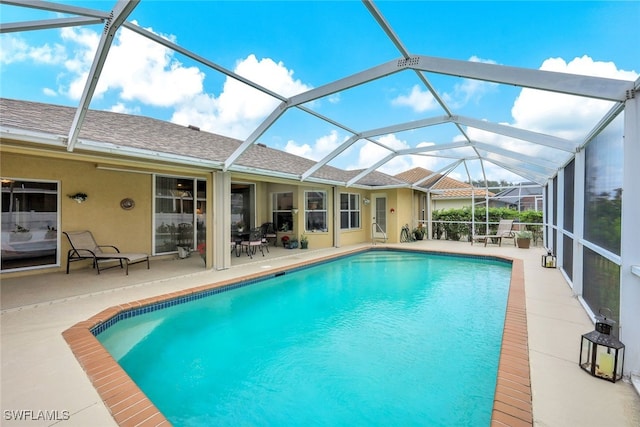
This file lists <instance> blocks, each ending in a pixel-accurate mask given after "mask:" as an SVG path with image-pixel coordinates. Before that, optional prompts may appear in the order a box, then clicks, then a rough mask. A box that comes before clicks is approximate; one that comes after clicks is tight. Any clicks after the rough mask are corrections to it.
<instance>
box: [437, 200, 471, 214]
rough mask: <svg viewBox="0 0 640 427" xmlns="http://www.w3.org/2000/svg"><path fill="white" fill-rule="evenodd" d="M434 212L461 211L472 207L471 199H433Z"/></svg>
mask: <svg viewBox="0 0 640 427" xmlns="http://www.w3.org/2000/svg"><path fill="white" fill-rule="evenodd" d="M431 202H432V206H433V210H434V211H437V210H441V209H461V208H464V207H465V206H471V199H431Z"/></svg>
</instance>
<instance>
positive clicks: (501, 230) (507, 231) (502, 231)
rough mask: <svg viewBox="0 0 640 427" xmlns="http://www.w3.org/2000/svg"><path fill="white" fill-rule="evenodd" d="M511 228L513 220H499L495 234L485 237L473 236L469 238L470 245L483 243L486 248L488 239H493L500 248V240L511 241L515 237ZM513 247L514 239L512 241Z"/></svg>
mask: <svg viewBox="0 0 640 427" xmlns="http://www.w3.org/2000/svg"><path fill="white" fill-rule="evenodd" d="M512 228H513V220H512V219H501V220H500V223H498V230H497V231H496V234H485V235H480V236H478V235H473V236H472V237H471V244H472V245H473V242H474V241H478V242H484V245H485V246H487V242H488V241H489V239H495V240H497V241H498V246H502V239H503V238H507V239H512V238H513V237H514V236H515V235H514V233H513V231H511V229H512ZM514 245H515V239H514Z"/></svg>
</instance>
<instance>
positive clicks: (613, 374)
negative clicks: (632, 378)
mask: <svg viewBox="0 0 640 427" xmlns="http://www.w3.org/2000/svg"><path fill="white" fill-rule="evenodd" d="M603 310H608V311H609V313H611V310H609V309H600V310H599V315H598V316H596V328H595V330H594V331H591V332H588V333H586V334H583V335H582V341H581V343H580V367H581V368H582V369H584V370H585V371H587V372H588V373H590V374H591V375H592V376H594V377H598V378H602V379H604V380H607V381H611V382H614V383H615V382H616V381H617V380H619V379H620V378H622V370H623V365H624V344H622V343H621V342H620V341H619V340H618V339H617V338H616V337H615V336H613V335H611V330H612V329H613V327H614V325H615V323H616V322H615V321H613V320H611V319H610V318H607V317H606V316H605V315H603V314H602V311H603Z"/></svg>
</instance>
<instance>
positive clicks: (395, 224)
mask: <svg viewBox="0 0 640 427" xmlns="http://www.w3.org/2000/svg"><path fill="white" fill-rule="evenodd" d="M5 142H7V141H3V147H2V156H1V163H0V166H1V169H2V176H3V177H7V178H15V179H19V180H34V181H38V180H47V181H56V182H58V183H59V189H58V193H59V195H58V197H59V211H58V216H59V221H60V224H59V228H58V246H57V247H58V260H59V263H58V264H57V265H55V266H47V267H46V268H38V269H31V270H28V269H27V270H22V271H5V272H3V273H2V275H3V276H5V277H12V276H20V275H28V274H37V273H46V272H51V271H52V270H53V271H60V270H64V269H65V268H66V259H67V252H68V250H69V248H70V247H69V243H68V242H67V240H66V238H65V237H64V235H63V234H62V233H61V232H62V231H75V230H85V229H86V230H90V231H91V232H92V233H93V235H94V237H95V238H96V240H97V241H98V243H101V244H113V245H115V246H117V247H118V248H120V249H121V250H122V251H126V252H144V253H149V254H152V253H153V252H154V251H153V238H154V222H153V221H154V211H153V206H154V197H155V196H154V194H153V188H154V176H155V174H160V175H165V176H178V177H184V178H196V179H200V180H207V204H206V206H207V209H206V212H207V215H205V217H206V224H207V225H206V230H207V232H208V233H214V229H215V228H214V226H213V225H214V218H216V217H217V218H223V216H221V215H220V213H221V212H224V210H223V209H230V206H226V207H225V206H220V203H217V204H216V203H215V201H216V200H218V199H216V198H215V197H214V191H215V190H214V188H215V187H214V185H213V184H214V176H215V174H214V175H212V174H211V172H212V171H211V170H203V169H199V168H196V167H194V168H189V167H184V166H174V165H166V164H161V163H155V162H141V161H135V162H134V161H131V160H127V159H117V160H116V159H114V158H108V157H101V156H98V155H83V154H79V153H67V152H62V151H56V152H54V151H47V150H33V149H25V148H23V147H17V146H12V145H11V144H5ZM98 165H103V166H104V165H108V167H109V168H110V169H104V168H102V167H101V168H98ZM114 169H116V170H114ZM230 179H231V182H244V183H251V184H253V185H255V202H254V203H253V205H254V209H255V216H254V218H255V224H252V225H255V226H260V225H261V224H262V223H264V222H271V221H272V216H271V215H272V209H273V207H272V206H271V205H272V195H273V193H276V192H292V193H293V199H294V202H293V206H294V207H296V208H297V209H298V214H297V215H294V219H293V221H294V224H293V226H294V229H293V230H292V234H293V235H295V236H297V237H298V238H300V237H301V236H302V234H305V235H306V236H307V237H308V240H309V248H311V249H318V248H326V247H332V246H341V245H353V244H358V243H365V242H370V241H371V231H372V230H371V219H372V204H370V205H367V204H364V203H363V200H364V199H365V198H366V199H371V194H372V191H369V190H368V189H358V188H353V187H348V188H347V187H336V186H332V185H320V184H306V183H300V182H299V181H293V180H286V179H282V178H274V177H269V176H258V175H252V174H238V173H231V174H230ZM305 191H324V192H326V203H327V206H326V211H327V230H326V231H318V230H316V231H307V230H305V210H304V209H305ZM376 191H377V190H376ZM77 192H83V193H86V194H87V195H88V199H87V201H86V202H84V203H82V204H79V203H76V202H75V201H73V200H71V199H70V198H69V197H67V195H70V194H74V193H77ZM382 192H383V193H384V194H385V195H386V197H387V200H388V202H387V203H388V207H387V209H388V211H387V221H388V224H387V236H388V241H389V242H397V241H399V235H400V229H401V227H402V226H403V225H404V224H410V225H411V227H414V226H415V225H417V218H418V209H419V200H418V198H417V197H416V196H414V194H413V191H412V190H410V189H387V190H382ZM341 193H350V194H354V193H355V194H358V195H359V196H360V206H359V209H360V227H359V228H353V229H344V230H342V229H341V228H340V206H339V200H340V194H341ZM125 198H131V199H133V200H134V201H135V207H134V208H133V209H131V210H125V209H122V208H121V207H120V201H121V200H122V199H125ZM219 200H224V198H222V199H219ZM391 208H393V209H394V212H393V213H391V212H390V210H391ZM208 213H211V214H208ZM206 242H207V247H208V248H213V249H212V250H211V251H207V252H208V253H207V255H209V257H208V258H209V259H208V262H207V266H208V267H212V266H213V264H214V262H213V259H214V258H213V257H214V253H215V251H216V249H217V250H221V249H219V248H216V246H215V245H214V244H213V242H214V239H213V238H212V236H211V235H210V236H208V237H207V240H206ZM225 248H226V246H225ZM164 256H171V255H166V254H165V255H164ZM70 267H71V269H74V268H83V267H86V265H84V263H74V264H71V266H70Z"/></svg>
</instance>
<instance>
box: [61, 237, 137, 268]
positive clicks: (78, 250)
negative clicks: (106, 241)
mask: <svg viewBox="0 0 640 427" xmlns="http://www.w3.org/2000/svg"><path fill="white" fill-rule="evenodd" d="M63 233H64V235H65V236H67V239H69V244H70V245H71V249H69V253H68V254H67V274H69V264H70V263H72V262H75V261H83V260H86V259H90V260H92V261H93V267H94V268H95V269H96V270H98V274H100V263H101V262H106V261H119V263H120V268H124V269H125V272H126V274H127V275H129V265H130V264H137V263H139V262H144V261H146V262H147V270H148V269H149V268H150V266H149V255H148V254H143V253H124V252H120V250H119V249H118V248H116V247H115V246H113V245H98V244H97V243H96V241H95V239H94V238H93V234H91V232H90V231H64V232H63ZM103 249H107V251H103ZM112 267H117V265H114V266H111V267H106V268H105V267H103V268H102V269H103V270H105V269H107V268H112Z"/></svg>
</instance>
